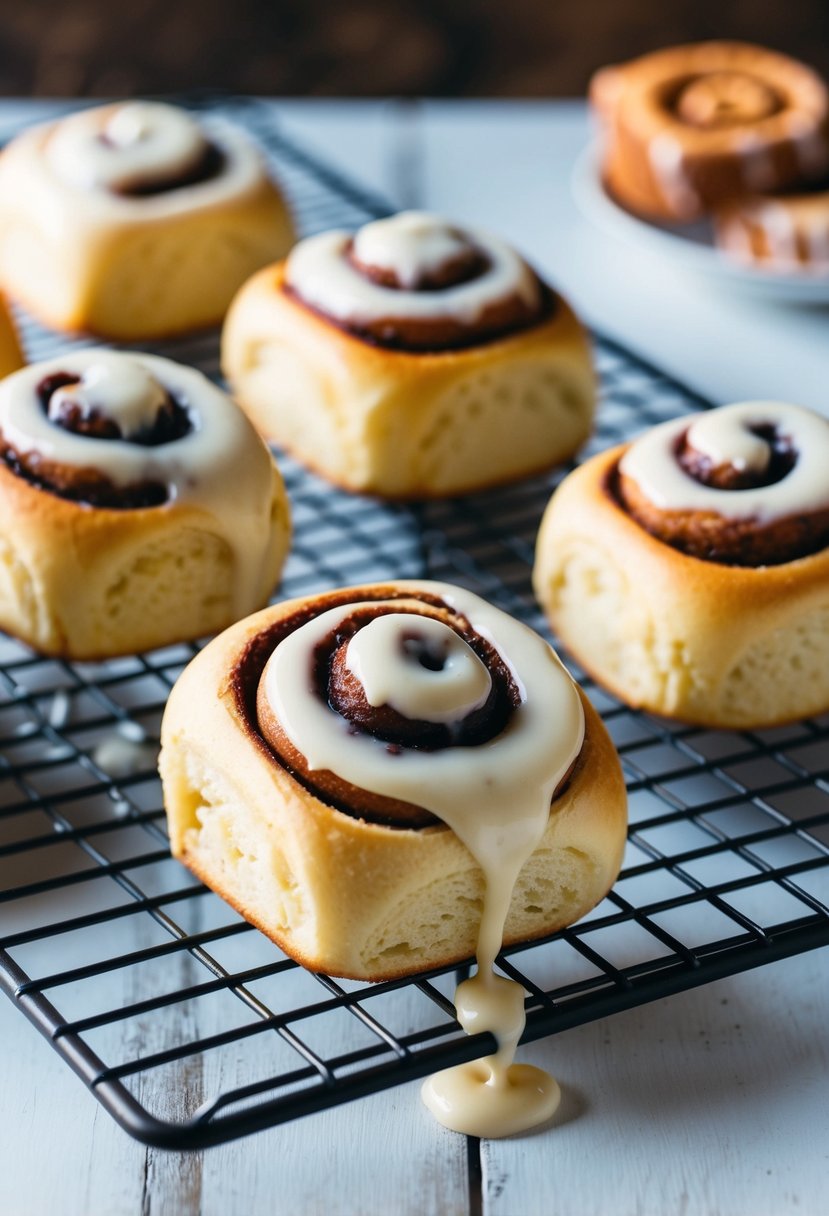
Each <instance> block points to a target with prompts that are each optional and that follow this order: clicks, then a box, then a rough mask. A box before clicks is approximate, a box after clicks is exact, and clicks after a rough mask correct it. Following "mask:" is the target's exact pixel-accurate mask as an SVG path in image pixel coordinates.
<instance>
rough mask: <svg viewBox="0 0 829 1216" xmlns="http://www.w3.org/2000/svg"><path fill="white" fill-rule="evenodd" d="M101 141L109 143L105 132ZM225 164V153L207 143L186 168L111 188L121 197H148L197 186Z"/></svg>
mask: <svg viewBox="0 0 829 1216" xmlns="http://www.w3.org/2000/svg"><path fill="white" fill-rule="evenodd" d="M99 139H100V140H101V142H102V143H105V144H106V143H109V142H110V141H109V140H108V139H107V136H106V134H105V133H102V134H101V135H100V136H99ZM224 166H225V155H224V153H223V152H222V150H221V149H220V148H218V147H217V146H216V145H215V144H211V143H208V144H207V146H206V147H205V149H204V152H203V153H202V155H201V156H200V157H199V159H198V160H197V161H195V162H194V163H193V164H191V165H188V166H187V168H186V169H183V170H181V169H179V170H176V171H175V172H173V173H168V174H163V173H161V174H158V175H157V176H154V177H152V178H147V179H146V180H144V181H133V182H130V183H129V184H128V185H127V184H125V185H122V186H119V187H117V188H114V189H113V193H114V194H118V195H120V196H121V197H122V198H149V197H151V196H152V195H154V194H166V193H167V192H168V191H170V190H182V189H184V187H185V186H198V185H200V184H201V183H202V182H207V181H212V180H213V178H215V177H218V176H219V174H220V173H221V172H222V171H223V169H224Z"/></svg>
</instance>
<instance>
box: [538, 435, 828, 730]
mask: <svg viewBox="0 0 829 1216" xmlns="http://www.w3.org/2000/svg"><path fill="white" fill-rule="evenodd" d="M625 450H626V448H625V447H624V446H623V447H617V448H613V449H611V450H609V451H607V452H603V453H601V454H600V455H598V456H595V457H593V458H592V459H591V460H589V461H587V462H586V463H585V464H584V465H582V466H581V467H580V468H578V469H576V470H575V471H574V472H573V473H571V474H570V475H569V476H568V477H567V478H565V480H564V481H563V482H562V484H561V485H560V486H559V488H558V489H557V490H556V492H555V493H554V495H553V497H552V499H551V501H550V504H549V505H548V507H547V510H546V512H545V515H544V519H543V520H542V524H541V529H540V531H539V535H538V541H537V546H536V562H535V569H534V573H533V585H534V588H535V593H536V596H537V598H538V599H539V601H540V603H541V604H542V606H543V607H544V608H545V611H546V612H547V615H548V617H549V619H550V622H551V624H552V626H553V629H554V630H555V631H556V632H557V634H558V636H559V638H560V639H561V640H562V641H563V643H564V645H565V646H566V647H567V648H568V649H569V650H570V651H571V653H572V654H573V655H574V656H575V657H576V659H577V660H578V662H579V663H580V664H581V665H582V666H584V667H585V669H586V670H588V671H589V672H590V673H591V674H592V675H593V676H594V677H595V678H596V680H597V681H598V682H599V683H601V684H603V685H605V686H606V687H608V688H610V690H611V691H612V692H613V693H615V695H616V696H618V697H619V698H620V699H621V700H622V701H625V702H627V703H628V704H631V705H634V706H636V707H641V708H645V709H649V710H652V711H653V712H655V713H660V714H665V715H666V716H670V717H675V718H679V719H681V720H683V721H688V722H695V723H699V724H701V725H710V726H724V727H736V726H740V727H759V726H765V725H771V724H773V723H777V722H783V721H788V720H790V719H792V718H795V717H805V716H807V715H809V714H815V713H820V712H822V710H824V709H826V708H827V706H829V664H827V662H826V658H827V656H829V548H824V549H822V550H820V551H819V552H817V553H814V554H812V555H810V556H807V557H803V558H800V559H798V560H795V561H790V562H784V563H781V564H779V565H775V566H762V567H754V568H752V567H745V566H733V565H723V564H720V563H717V562H710V561H704V560H701V559H699V558H697V557H691V556H688V555H686V554H685V553H682V552H680V551H679V550H678V549H675V548H672V547H671V546H670V545H668V544H665V543H664V542H663V541H661V540H659V539H658V538H657V537H654V536H652V535H651V534H650V533H649V532H648V531H646V529H645V528H643V527H642V526H641V525H640V524H639V523H638V522H637V521H636V520H635V519H634V518H633V517H632V516H631V515H629V514H628V513H627V512H626V511H625V510H624V509H623V508H622V507H621V506H620V505H619V503H618V501H617V500H616V499H615V498H614V496H613V495H612V494H610V493H608V484H609V481H610V480H611V479H612V476H613V470H614V469H615V468H616V467H617V466H618V463H619V460H620V459H621V457H622V455H623V453H624V451H625Z"/></svg>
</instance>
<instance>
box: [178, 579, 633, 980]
mask: <svg viewBox="0 0 829 1216" xmlns="http://www.w3.org/2000/svg"><path fill="white" fill-rule="evenodd" d="M160 769H161V775H162V781H163V785H164V800H165V806H166V809H167V815H168V820H169V826H170V840H171V846H172V850H173V853H174V855H175V856H176V857H178V858H180V859H181V860H182V861H183V862H184V863H185V864H186V865H187V866H189V867H190V868H191V869H192V870H193V871H194V872H195V873H196V874H197V875H199V877H200V878H201V879H202V880H203V881H204V882H206V883H207V884H208V885H209V886H211V887H212V888H213V889H214V890H216V891H218V892H219V893H220V894H221V895H222V896H224V898H225V899H227V900H228V901H229V902H230V903H231V904H232V905H233V906H234V907H236V908H237V909H238V910H239V911H240V912H241V913H242V914H243V915H244V916H245V917H246V918H247V919H248V920H250V921H251V922H252V923H253V924H255V925H257V926H258V927H259V928H260V929H261V930H262V931H263V932H265V933H266V934H267V935H268V936H270V937H271V938H273V940H274V941H275V942H277V943H278V944H279V945H280V946H281V947H282V949H283V950H285V951H286V952H287V953H288V954H290V955H291V956H293V957H294V958H296V959H298V960H299V961H300V962H302V963H303V964H305V965H306V966H308V967H310V968H312V969H314V970H322V971H326V972H329V973H332V974H335V975H344V976H351V977H354V978H359V979H383V978H390V977H394V976H400V975H406V974H409V973H412V972H416V971H420V970H423V969H425V968H430V967H437V966H443V965H445V964H448V963H451V962H453V961H456V960H459V959H462V958H465V957H467V956H469V955H470V954H471V953H472V952H473V951H474V950H475V948H476V943H478V948H479V963H480V964H481V967H482V968H483V969H484V970H485V969H487V968H489V967H491V963H492V960H493V959H494V957H495V953H497V950H498V949H499V948H500V945H501V942H502V940H503V941H507V942H515V941H519V940H524V939H529V938H533V937H537V936H539V935H541V934H546V933H550V932H552V931H553V930H555V929H557V928H560V927H561V926H563V925H565V924H567V923H569V922H570V921H572V920H574V919H576V918H577V917H579V916H581V915H583V914H584V913H585V912H586V911H587V910H588V909H589V908H591V907H592V906H593V905H594V904H595V903H596V902H597V901H598V900H599V899H601V898H602V896H603V895H604V894H605V892H606V891H607V889H608V887H609V886H610V884H611V883H612V881H613V879H614V877H615V875H616V871H617V869H618V866H619V863H620V857H621V851H622V847H623V841H624V835H625V795H624V785H623V782H622V778H621V772H620V767H619V763H618V759H617V758H616V754H615V751H614V749H613V747H612V744H611V743H610V741H609V739H608V737H607V735H606V732H605V731H604V728H603V726H602V724H601V721H600V720H599V718H598V717H597V715H596V713H595V711H594V710H592V709H591V707H590V705H589V703H588V702H587V701H586V699H585V698H583V697H582V696H580V694H579V692H578V690H577V688H576V686H575V685H574V684H573V682H572V681H571V679H570V677H569V676H568V675H567V674H566V672H565V671H564V669H563V667H562V666H561V664H560V663H559V662H558V660H557V658H556V657H555V655H554V654H553V652H552V651H551V649H550V647H549V646H548V645H547V644H546V643H545V642H544V641H543V640H542V639H541V638H540V637H539V636H538V635H536V634H534V633H533V632H532V631H531V630H529V629H527V628H526V627H525V626H524V625H522V624H520V623H519V622H517V621H515V620H514V619H512V618H510V617H509V616H507V615H506V614H505V613H503V612H500V611H498V610H496V609H494V608H492V607H490V606H489V605H488V604H486V603H485V602H484V601H483V600H480V599H479V598H478V597H477V596H474V595H472V594H471V593H469V592H466V591H462V590H461V589H459V588H455V587H451V586H447V585H444V584H440V583H429V582H425V583H410V582H403V583H395V584H387V585H385V584H383V585H372V586H365V587H354V588H346V589H343V590H340V591H335V592H331V593H328V594H325V595H321V596H318V597H310V598H306V599H302V600H294V601H292V602H289V603H285V604H280V605H277V606H275V607H271V608H268V609H265V611H264V612H261V613H258V614H256V615H255V616H253V617H251V618H250V619H248V620H246V621H242V622H240V623H239V624H237V625H235V626H233V627H232V628H231V629H229V630H227V631H226V632H225V633H223V634H222V635H221V636H220V637H218V638H217V639H214V641H213V642H211V643H210V645H209V646H208V647H207V648H206V649H205V650H204V651H202V652H201V653H200V654H199V655H198V656H197V658H196V659H194V660H193V662H192V663H191V665H190V666H189V667H188V668H187V670H186V671H185V672H184V674H183V675H182V676H181V677H180V679H179V681H178V682H177V684H176V686H175V688H174V689H173V692H172V695H171V697H170V700H169V703H168V706H167V709H166V712H165V716H164V722H163V726H162V753H161V761H160ZM482 906H483V913H482ZM482 915H483V922H482ZM482 925H483V927H482ZM482 942H483V943H484V945H483V946H482V945H481V943H482Z"/></svg>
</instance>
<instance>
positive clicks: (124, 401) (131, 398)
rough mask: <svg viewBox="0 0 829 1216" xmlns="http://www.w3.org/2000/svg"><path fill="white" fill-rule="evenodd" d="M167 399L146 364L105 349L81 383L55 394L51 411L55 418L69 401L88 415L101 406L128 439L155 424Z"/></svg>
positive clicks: (100, 352) (101, 411)
mask: <svg viewBox="0 0 829 1216" xmlns="http://www.w3.org/2000/svg"><path fill="white" fill-rule="evenodd" d="M166 399H167V395H166V393H165V392H164V389H163V387H162V386H161V384H160V383H159V382H158V380H156V379H155V377H154V376H152V375H150V372H149V370H148V369H147V368H146V367H145V366H144V365H143V364H141V363H139V362H138V361H137V360H136V359H132V360H128V361H125V360H124V359H122V358H121V357H120V356H119V355H117V354H112V353H111V352H109V351H104V350H102V351H99V352H98V355H97V357H96V359H95V362H94V363H90V364H89V366H88V367H86V368H85V369H84V371H83V372H82V373H81V377H80V380H79V381H78V383H77V384H72V385H67V386H66V387H65V388H59V389H58V390H57V391H56V392H54V393H53V394H52V396H51V397H50V399H49V408H48V410H47V413H48V415H49V418H50V419H51V420H52V421H55V420H57V419H59V418H60V417H61V414H62V411H63V409H64V408H65V407H66V406H67V405H69V404H72V405H77V406H79V407H80V410H81V415H82V417H84V418H88V417H89V416H90V414H92V412H93V411H94V410H96V409H97V410H98V412H99V413H102V414H105V415H106V417H107V418H110V419H112V421H113V422H117V423H118V426H119V428H120V431H121V434H122V435H123V436H124V438H125V439H131V438H132V436H133V435H136V434H138V433H139V432H140V431H141V430H142V429H145V428H150V427H151V426H152V425H153V423H154V422H155V419H156V416H157V414H158V411H159V408H160V407H161V406H162V405H163V404H164V402H165V401H166Z"/></svg>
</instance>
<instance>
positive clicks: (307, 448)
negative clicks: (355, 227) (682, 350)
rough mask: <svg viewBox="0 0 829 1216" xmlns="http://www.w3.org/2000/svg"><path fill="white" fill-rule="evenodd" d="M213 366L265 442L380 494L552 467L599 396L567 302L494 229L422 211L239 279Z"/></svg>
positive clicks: (420, 492) (489, 480) (477, 482)
mask: <svg viewBox="0 0 829 1216" xmlns="http://www.w3.org/2000/svg"><path fill="white" fill-rule="evenodd" d="M222 361H223V366H224V370H225V373H226V375H227V377H228V380H229V381H230V383H231V385H232V386H233V390H234V394H235V395H236V397H237V399H238V400H239V402H240V403H241V405H242V406H243V408H244V409H246V410H247V411H248V413H249V414H250V416H251V418H252V419H253V421H254V423H255V424H256V426H257V427H258V428H259V430H260V431H261V432H262V433H263V434H264V435H265V436H266V437H267V438H268V439H271V440H273V441H275V442H276V443H278V444H280V445H283V446H284V447H285V448H287V449H288V450H289V451H291V452H292V453H293V454H294V455H296V456H297V457H298V458H299V459H300V460H301V461H303V462H304V463H305V464H307V465H309V466H310V467H312V468H314V469H315V470H317V471H318V472H320V473H322V474H323V475H324V476H325V477H327V478H329V479H330V480H331V481H333V482H335V483H337V484H339V485H341V486H344V487H346V488H347V489H350V490H356V491H362V492H366V493H372V494H379V495H382V496H385V497H389V498H411V497H428V496H435V495H448V494H456V493H464V492H467V491H471V490H476V489H480V488H483V487H486V486H491V485H495V484H497V483H500V482H505V481H509V480H513V479H516V478H519V477H524V476H528V475H529V474H531V473H534V472H539V471H541V470H544V469H547V468H549V467H551V466H552V465H554V464H556V463H558V462H559V461H562V460H565V459H566V458H567V457H569V456H570V455H572V453H573V452H574V451H575V449H576V448H577V447H578V446H579V444H581V443H582V442H583V440H584V439H585V438H586V437H587V435H588V434H589V431H590V428H591V423H592V417H593V412H594V408H595V387H594V377H593V372H592V368H591V361H590V354H589V349H588V343H587V338H586V335H585V333H584V330H583V329H582V327H581V325H580V324H579V322H578V320H577V319H576V317H575V315H574V314H573V312H572V311H571V309H570V308H569V307H568V305H567V304H566V303H565V301H564V300H563V299H562V298H561V297H560V296H558V295H556V294H555V293H554V292H553V291H552V290H551V289H550V288H549V287H548V286H547V285H546V284H545V283H543V282H542V281H541V280H540V279H539V277H538V276H537V275H536V274H535V272H534V271H533V270H531V269H530V267H529V266H528V265H527V264H526V263H525V262H524V261H523V259H522V258H520V257H519V255H518V254H517V253H516V252H515V251H514V250H513V249H511V248H510V247H509V246H508V245H506V244H505V243H504V242H503V241H501V240H500V239H498V238H497V237H494V236H491V235H489V234H487V233H483V232H478V231H473V230H471V229H465V228H461V227H459V226H457V225H454V224H451V223H449V222H448V221H446V220H443V219H440V218H439V217H437V216H434V215H429V214H426V213H423V212H404V213H402V214H400V215H397V216H393V217H392V218H390V219H386V220H378V221H375V222H373V223H370V224H367V225H366V226H365V227H364V228H362V229H361V230H360V231H359V232H357V233H350V232H342V231H337V232H328V233H324V234H322V235H320V236H315V237H311V238H309V239H308V240H305V241H302V242H300V244H299V245H297V246H296V247H295V248H294V249H293V251H292V252H291V254H290V256H289V258H288V259H287V261H286V262H285V263H283V264H281V265H278V266H273V267H270V268H269V269H267V270H264V271H262V272H260V273H259V274H258V275H256V276H255V277H254V278H253V279H251V281H250V282H248V283H247V284H246V285H245V286H244V287H243V288H242V290H241V291H240V293H239V295H238V296H237V298H236V299H235V301H234V303H233V305H232V306H231V309H230V311H229V313H228V317H227V321H226V324H225V328H224V333H223V339H222Z"/></svg>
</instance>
